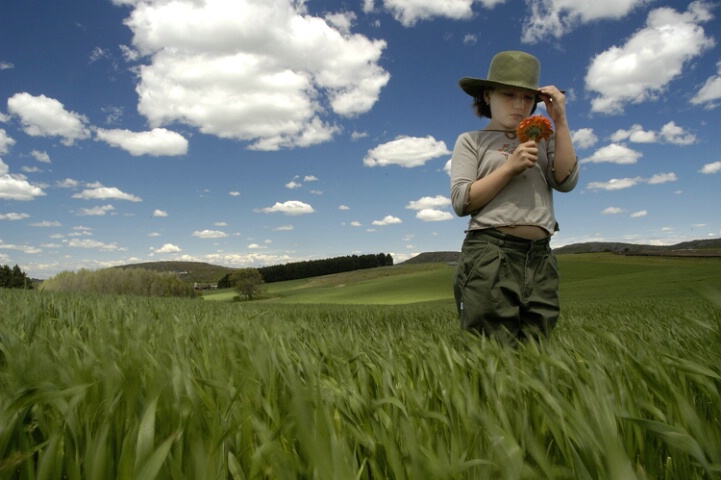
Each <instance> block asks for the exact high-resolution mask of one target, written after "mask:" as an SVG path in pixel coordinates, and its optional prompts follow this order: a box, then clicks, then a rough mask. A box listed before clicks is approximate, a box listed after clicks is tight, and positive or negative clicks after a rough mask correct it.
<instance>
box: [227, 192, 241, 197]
mask: <svg viewBox="0 0 721 480" xmlns="http://www.w3.org/2000/svg"><path fill="white" fill-rule="evenodd" d="M228 195H230V196H231V197H239V196H240V192H228Z"/></svg>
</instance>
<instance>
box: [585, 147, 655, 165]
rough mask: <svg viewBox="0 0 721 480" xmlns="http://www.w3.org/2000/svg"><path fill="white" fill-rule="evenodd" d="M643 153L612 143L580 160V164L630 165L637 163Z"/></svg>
mask: <svg viewBox="0 0 721 480" xmlns="http://www.w3.org/2000/svg"><path fill="white" fill-rule="evenodd" d="M642 156H643V153H641V152H637V151H635V150H632V149H630V148H628V147H627V146H625V145H622V144H617V143H612V144H611V145H607V146H605V147H603V148H600V149H598V150H596V152H594V154H593V155H591V156H590V157H587V158H583V159H581V160H580V162H581V163H616V164H619V165H631V164H634V163H636V162H637V161H638V159H639V158H641V157H642Z"/></svg>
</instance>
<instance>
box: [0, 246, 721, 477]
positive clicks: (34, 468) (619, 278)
mask: <svg viewBox="0 0 721 480" xmlns="http://www.w3.org/2000/svg"><path fill="white" fill-rule="evenodd" d="M560 264H561V273H562V276H563V284H562V291H561V297H562V306H563V307H562V308H563V310H562V315H561V320H560V321H559V325H558V327H557V329H556V330H555V331H554V333H553V336H552V338H551V339H550V340H549V341H548V342H546V343H544V345H542V346H541V348H538V347H536V346H535V345H523V346H521V347H519V348H516V349H511V348H508V347H504V346H502V345H499V344H497V343H495V342H493V341H488V340H486V339H480V338H477V337H474V336H471V335H469V334H463V333H461V332H460V331H459V329H458V322H457V319H456V315H455V311H454V309H455V307H454V305H453V301H452V295H451V288H450V283H449V282H450V281H451V280H452V272H453V270H452V268H451V267H448V266H447V265H427V266H413V267H411V266H405V267H404V266H402V265H400V266H397V267H391V268H388V269H374V270H372V271H371V270H369V271H361V272H353V273H352V274H346V275H337V276H331V277H321V278H316V279H310V280H306V281H296V282H287V283H284V284H276V285H268V292H267V293H266V295H265V298H264V299H263V300H261V301H254V302H236V303H234V302H231V301H230V299H232V293H228V292H214V293H213V295H209V296H208V297H206V299H205V300H198V299H152V298H142V297H120V296H101V295H70V294H48V293H42V292H37V291H11V290H0V305H1V306H2V311H3V316H2V319H1V320H0V479H66V478H67V479H109V478H123V479H125V478H142V479H152V478H158V479H200V478H202V479H229V478H230V479H266V478H269V479H276V478H279V479H298V478H302V479H323V480H325V479H371V478H372V479H386V478H387V479H418V478H423V479H551V478H552V479H614V480H615V479H635V478H638V479H682V480H687V479H712V478H718V477H719V475H720V474H721V419H720V413H719V412H720V411H721V401H720V399H719V391H720V390H721V371H720V370H719V369H720V365H721V352H720V348H721V347H720V345H721V335H720V331H719V327H720V324H721V316H720V314H719V294H720V293H721V292H720V288H719V272H720V269H719V267H720V266H721V265H720V264H719V260H718V259H715V260H714V259H706V260H698V259H673V258H649V257H628V258H626V257H617V256H612V255H573V256H563V257H562V258H560ZM376 270H377V271H376ZM213 298H215V299H216V300H218V301H210V300H211V299H213ZM222 300H228V301H222Z"/></svg>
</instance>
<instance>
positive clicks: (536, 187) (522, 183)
mask: <svg viewBox="0 0 721 480" xmlns="http://www.w3.org/2000/svg"><path fill="white" fill-rule="evenodd" d="M540 71H541V64H540V62H539V61H538V59H536V58H535V57H534V56H532V55H529V54H527V53H524V52H516V51H508V52H501V53H499V54H497V55H496V56H495V57H493V59H492V61H491V64H490V68H489V70H488V75H487V77H488V78H487V79H480V78H472V77H464V78H462V79H461V80H460V81H459V84H460V86H461V88H462V89H463V91H465V92H466V93H467V94H469V95H471V96H472V97H473V99H474V107H475V109H476V113H477V115H478V116H480V117H487V118H490V122H489V123H488V125H487V126H486V127H485V128H484V129H483V130H476V131H472V132H466V133H463V134H461V135H460V136H459V137H458V140H457V141H456V145H455V148H454V150H453V158H452V161H451V200H452V202H453V209H454V210H455V212H456V214H458V215H459V216H466V215H470V221H469V225H468V230H467V231H466V237H465V240H464V242H463V247H462V249H461V257H460V259H459V263H458V268H457V271H456V276H455V279H454V285H453V287H454V294H455V298H456V304H457V306H458V313H459V316H460V321H461V326H462V327H463V328H464V329H467V330H471V331H476V332H478V333H481V334H483V335H488V336H491V337H495V338H498V339H499V340H502V341H508V342H510V343H515V342H516V341H518V340H526V339H529V338H533V339H538V338H540V337H545V336H548V335H549V334H550V332H551V330H552V329H553V327H554V326H555V324H556V322H557V320H558V315H559V311H560V305H559V298H558V285H559V275H558V266H557V264H556V258H555V257H554V255H553V252H552V251H551V248H550V245H549V243H550V237H551V235H553V233H554V232H556V231H557V230H558V223H557V222H556V218H555V215H554V210H553V190H558V191H561V192H568V191H571V190H573V188H574V187H575V186H576V184H577V183H578V159H577V157H576V152H575V150H574V148H573V143H572V142H571V132H570V130H569V126H568V119H567V118H566V104H565V95H564V93H563V92H562V91H560V90H559V89H558V88H556V87H555V86H545V87H539V78H540ZM539 102H543V103H544V104H545V106H546V111H547V112H548V115H549V116H550V117H551V119H552V120H553V123H554V125H555V130H556V131H555V133H553V134H552V135H550V137H548V138H545V139H539V141H538V143H536V141H534V140H532V139H531V140H527V141H521V140H519V138H518V135H517V129H518V127H519V125H520V124H521V122H522V121H524V120H525V119H526V118H527V117H529V116H530V115H531V114H532V113H533V112H534V111H535V110H536V107H537V104H538V103H539ZM546 122H547V121H546ZM524 125H525V123H524ZM537 128H538V127H537ZM546 130H547V133H548V134H550V133H551V129H550V123H548V125H547V126H546Z"/></svg>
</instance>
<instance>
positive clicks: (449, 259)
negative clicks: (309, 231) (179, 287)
mask: <svg viewBox="0 0 721 480" xmlns="http://www.w3.org/2000/svg"><path fill="white" fill-rule="evenodd" d="M555 252H556V254H557V255H564V254H580V253H601V252H610V253H616V254H621V255H644V256H646V255H663V256H675V257H721V238H714V239H708V240H693V241H690V242H683V243H679V244H676V245H665V246H658V245H643V244H634V243H619V242H588V243H577V244H572V245H566V246H563V247H560V248H556V249H555ZM459 255H460V252H452V251H441V252H423V253H421V254H419V255H416V256H415V257H413V258H410V259H408V260H406V261H405V262H403V263H400V264H398V265H396V266H400V265H416V264H424V263H446V264H452V263H454V262H456V261H458V256H459ZM114 268H145V269H148V270H154V271H158V272H173V273H176V274H177V275H179V276H180V277H181V278H182V279H183V280H187V281H188V282H198V283H214V282H217V281H218V280H220V279H221V278H222V277H223V276H224V275H225V274H226V273H233V272H235V271H237V270H238V269H237V268H230V267H223V266H220V265H212V264H210V263H203V262H172V261H166V262H146V263H134V264H130V265H123V266H120V267H114ZM386 268H395V267H386Z"/></svg>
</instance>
